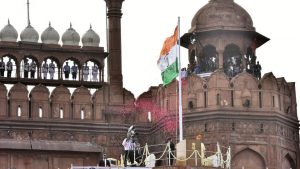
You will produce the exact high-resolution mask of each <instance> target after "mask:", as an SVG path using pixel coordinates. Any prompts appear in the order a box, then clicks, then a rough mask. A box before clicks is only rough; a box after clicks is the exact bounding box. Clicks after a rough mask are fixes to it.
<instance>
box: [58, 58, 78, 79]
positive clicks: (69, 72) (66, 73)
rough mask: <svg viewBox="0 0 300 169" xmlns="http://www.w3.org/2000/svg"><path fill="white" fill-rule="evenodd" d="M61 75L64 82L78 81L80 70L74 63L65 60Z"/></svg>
mask: <svg viewBox="0 0 300 169" xmlns="http://www.w3.org/2000/svg"><path fill="white" fill-rule="evenodd" d="M62 73H63V78H62V79H64V80H80V76H79V75H80V73H81V71H80V68H79V65H78V63H77V62H76V61H74V60H70V59H69V60H66V61H65V62H64V63H63V66H62Z"/></svg>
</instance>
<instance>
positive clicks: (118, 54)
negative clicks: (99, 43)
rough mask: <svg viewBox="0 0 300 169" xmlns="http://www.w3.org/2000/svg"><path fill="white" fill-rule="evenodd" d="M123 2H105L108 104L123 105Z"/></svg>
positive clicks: (114, 0)
mask: <svg viewBox="0 0 300 169" xmlns="http://www.w3.org/2000/svg"><path fill="white" fill-rule="evenodd" d="M123 1H124V0H105V2H106V6H107V9H108V11H107V17H108V42H107V43H108V49H107V50H108V53H109V56H108V60H107V64H108V69H107V70H108V76H107V78H108V79H107V81H108V83H109V85H110V102H111V103H123V100H122V99H123V76H122V50H121V17H122V12H121V8H122V3H123Z"/></svg>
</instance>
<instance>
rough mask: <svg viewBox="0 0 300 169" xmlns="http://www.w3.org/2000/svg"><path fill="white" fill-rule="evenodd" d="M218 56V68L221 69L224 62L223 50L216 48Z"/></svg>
mask: <svg viewBox="0 0 300 169" xmlns="http://www.w3.org/2000/svg"><path fill="white" fill-rule="evenodd" d="M217 52H218V56H219V69H223V62H224V50H223V49H222V50H217Z"/></svg>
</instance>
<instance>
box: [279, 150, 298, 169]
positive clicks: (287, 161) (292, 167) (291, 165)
mask: <svg viewBox="0 0 300 169" xmlns="http://www.w3.org/2000/svg"><path fill="white" fill-rule="evenodd" d="M281 168H288V169H296V163H295V161H294V160H293V158H292V156H291V155H290V154H289V153H287V154H286V155H285V156H284V158H283V162H282V167H281Z"/></svg>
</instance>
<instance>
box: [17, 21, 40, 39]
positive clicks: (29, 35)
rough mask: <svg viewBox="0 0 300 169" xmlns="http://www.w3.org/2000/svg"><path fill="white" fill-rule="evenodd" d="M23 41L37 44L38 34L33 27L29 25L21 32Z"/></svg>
mask: <svg viewBox="0 0 300 169" xmlns="http://www.w3.org/2000/svg"><path fill="white" fill-rule="evenodd" d="M20 37H21V41H26V42H35V43H37V42H38V40H39V34H38V32H37V31H36V30H35V29H34V28H33V27H32V26H31V25H28V26H27V27H26V28H25V29H24V30H23V31H22V32H21V35H20Z"/></svg>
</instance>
